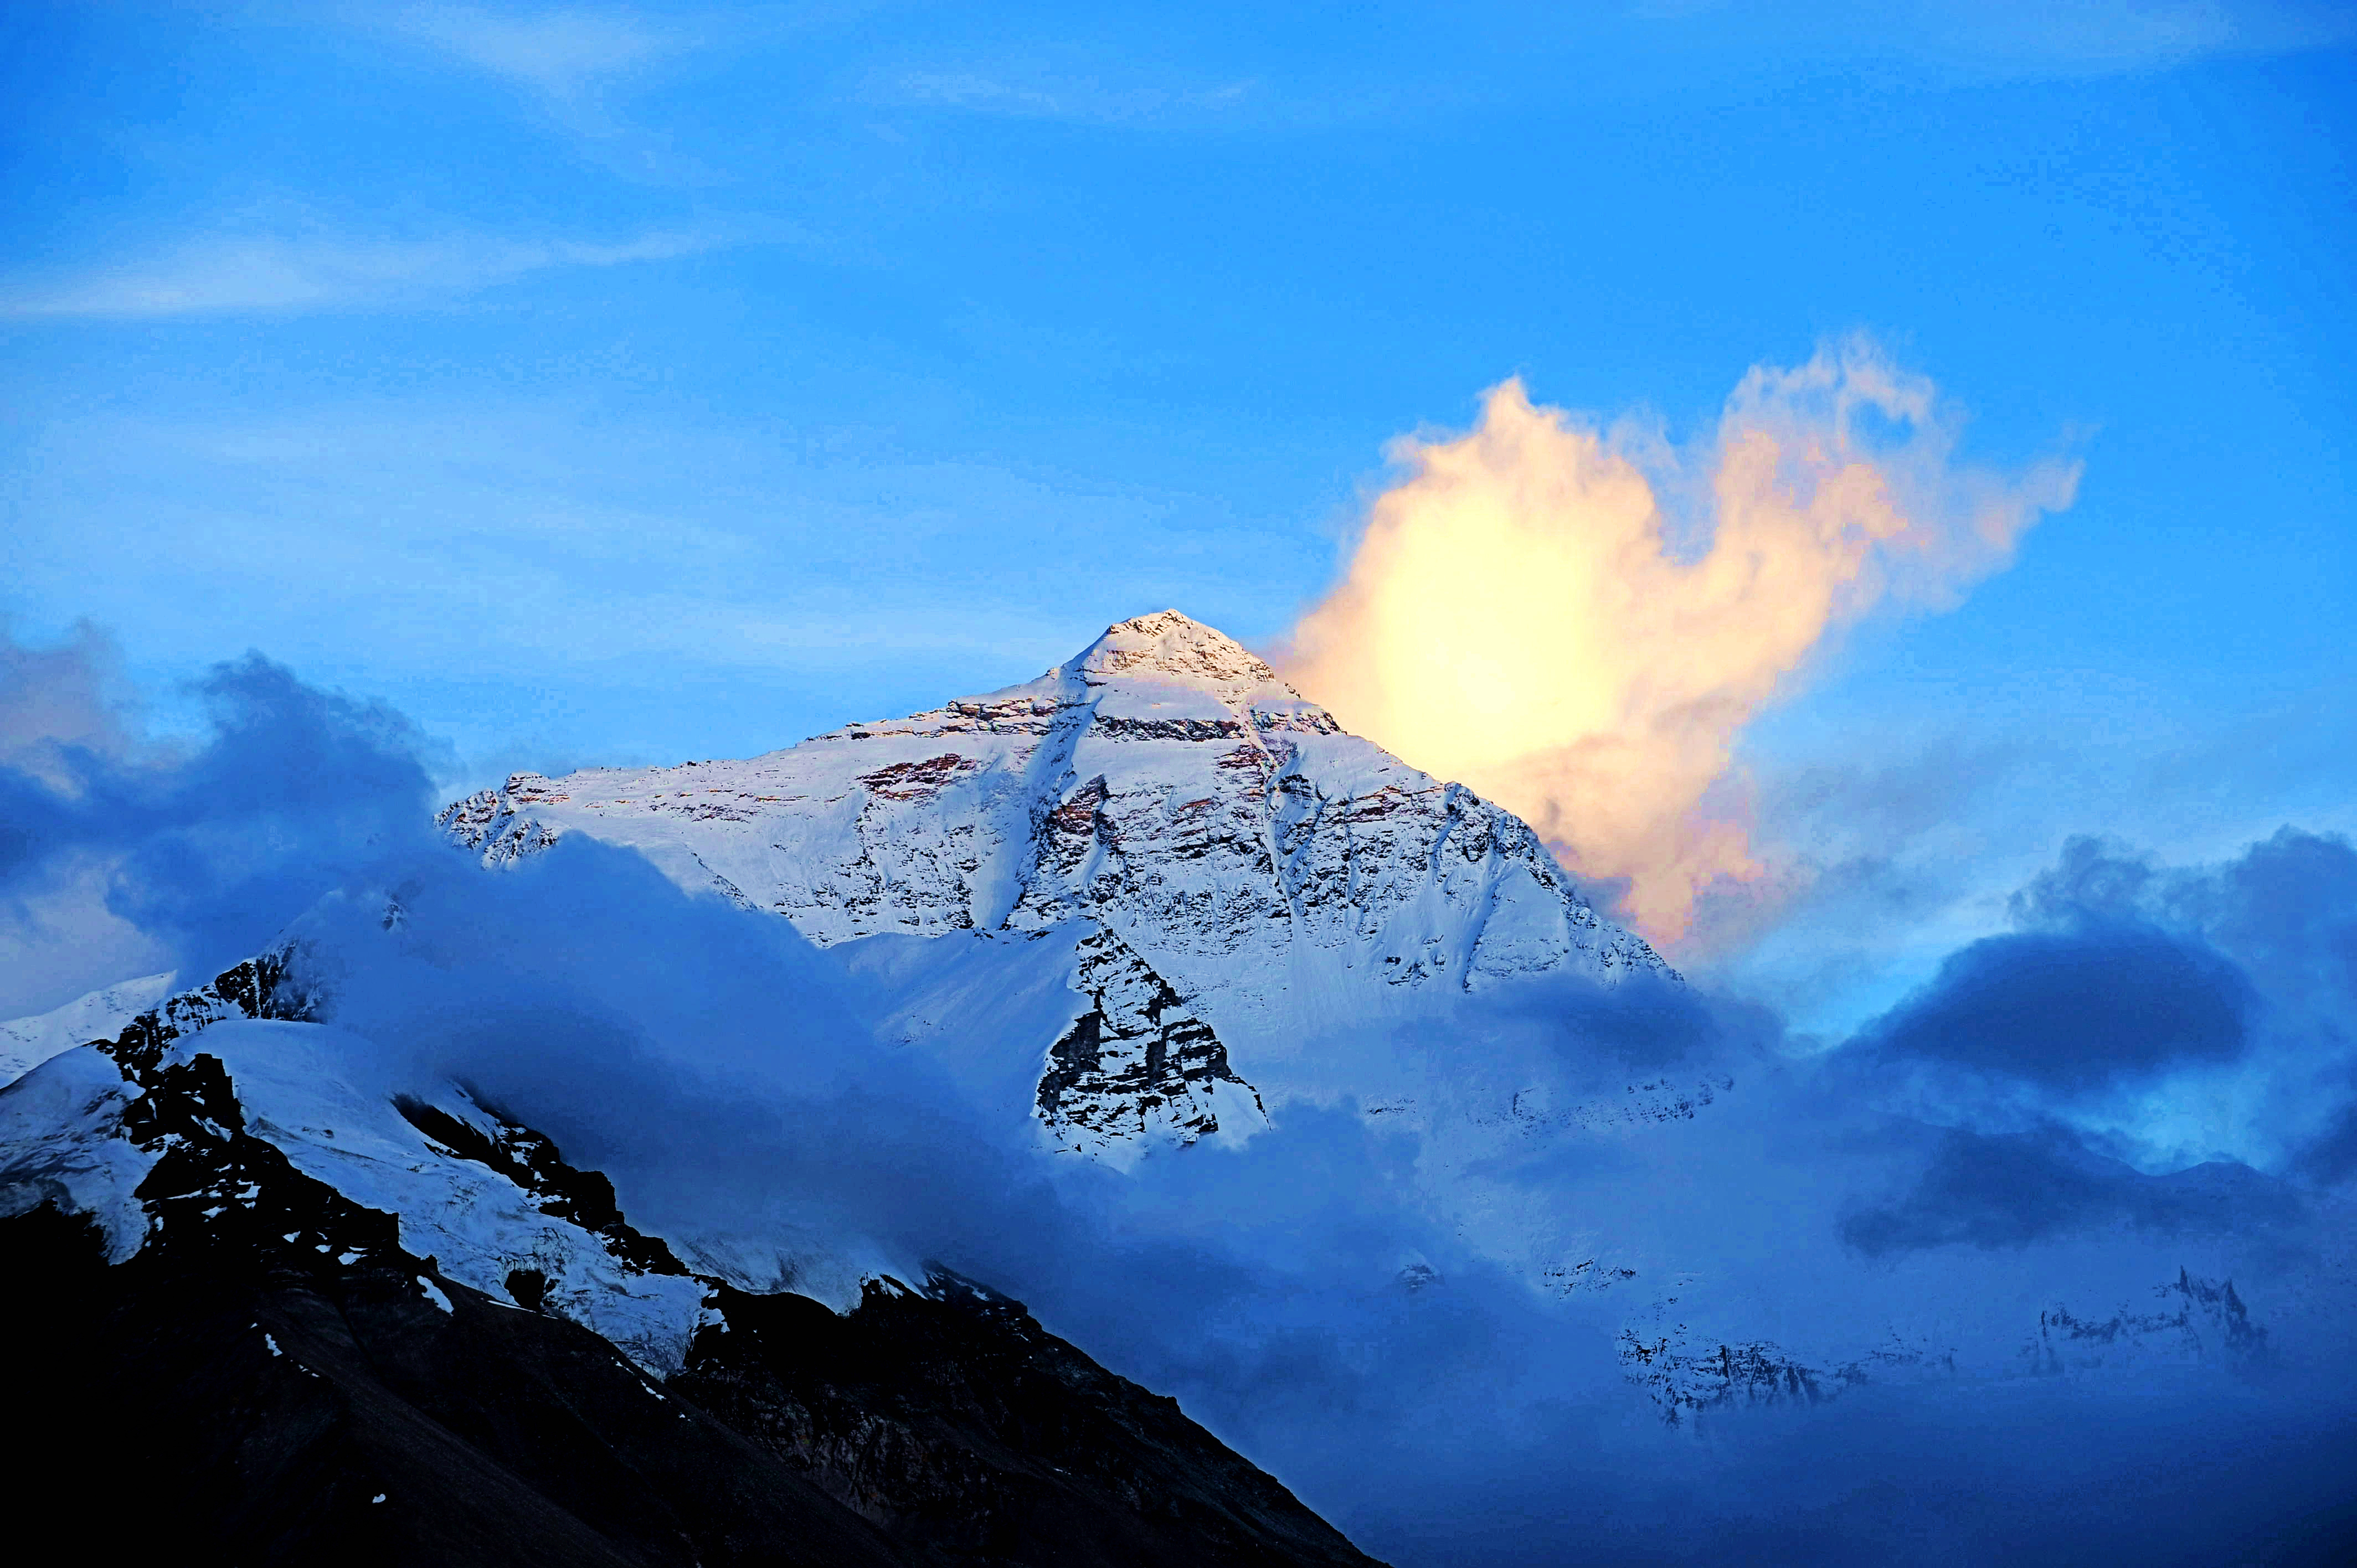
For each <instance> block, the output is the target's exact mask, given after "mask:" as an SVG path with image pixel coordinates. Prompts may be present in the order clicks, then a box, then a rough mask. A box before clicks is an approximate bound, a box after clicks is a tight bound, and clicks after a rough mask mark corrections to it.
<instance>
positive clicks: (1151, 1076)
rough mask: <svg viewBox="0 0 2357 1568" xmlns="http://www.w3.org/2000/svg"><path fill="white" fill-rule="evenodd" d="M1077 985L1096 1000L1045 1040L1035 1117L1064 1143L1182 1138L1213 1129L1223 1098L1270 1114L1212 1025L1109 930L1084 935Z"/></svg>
mask: <svg viewBox="0 0 2357 1568" xmlns="http://www.w3.org/2000/svg"><path fill="white" fill-rule="evenodd" d="M1072 988H1073V989H1074V990H1076V991H1079V992H1082V993H1084V994H1085V995H1087V997H1088V998H1089V1001H1090V1004H1091V1005H1090V1007H1089V1010H1088V1011H1087V1012H1085V1013H1083V1014H1082V1015H1081V1016H1080V1017H1079V1018H1078V1019H1077V1020H1076V1021H1074V1023H1073V1024H1072V1026H1071V1028H1069V1029H1067V1030H1066V1031H1065V1032H1064V1034H1063V1035H1062V1036H1061V1037H1060V1038H1059V1039H1058V1040H1057V1041H1056V1043H1055V1044H1054V1045H1053V1046H1052V1047H1049V1052H1048V1069H1047V1071H1046V1072H1045V1073H1044V1074H1043V1075H1042V1076H1041V1077H1040V1079H1039V1120H1040V1121H1041V1122H1043V1123H1044V1124H1045V1125H1046V1127H1047V1129H1048V1132H1049V1136H1050V1137H1051V1138H1053V1139H1054V1140H1055V1142H1056V1143H1057V1144H1058V1145H1059V1146H1060V1147H1063V1148H1066V1149H1071V1150H1072V1151H1074V1152H1076V1153H1091V1152H1094V1151H1097V1150H1100V1149H1103V1148H1106V1147H1108V1146H1110V1145H1112V1144H1115V1143H1118V1142H1120V1141H1122V1140H1124V1139H1126V1138H1131V1137H1139V1136H1145V1137H1150V1138H1156V1139H1157V1140H1159V1141H1167V1142H1168V1143H1170V1144H1175V1145H1177V1146H1179V1147H1181V1148H1183V1147H1185V1146H1186V1145H1188V1144H1192V1143H1195V1142H1196V1141H1197V1140H1199V1139H1201V1138H1204V1137H1208V1136H1209V1135H1211V1133H1217V1132H1218V1131H1219V1130H1220V1112H1221V1110H1222V1109H1223V1108H1225V1109H1227V1110H1228V1112H1229V1114H1230V1115H1231V1117H1234V1116H1238V1115H1246V1116H1250V1117H1253V1118H1254V1119H1260V1118H1262V1117H1263V1116H1265V1111H1264V1109H1263V1107H1262V1105H1261V1102H1260V1096H1259V1095H1258V1094H1257V1093H1255V1092H1254V1090H1253V1087H1252V1085H1250V1084H1248V1083H1246V1082H1245V1081H1244V1080H1243V1079H1241V1078H1239V1077H1237V1076H1236V1074H1235V1073H1234V1071H1233V1070H1232V1069H1230V1068H1229V1066H1228V1051H1227V1047H1225V1046H1222V1044H1221V1043H1220V1037H1219V1036H1218V1035H1216V1034H1214V1033H1213V1032H1212V1030H1211V1026H1210V1025H1209V1024H1206V1023H1205V1022H1203V1020H1202V1019H1200V1018H1199V1017H1196V1016H1195V1015H1193V1014H1192V1013H1191V1012H1190V1011H1189V1010H1188V1007H1187V1005H1186V1004H1185V1003H1184V1002H1183V1001H1182V1000H1180V998H1179V993H1177V992H1175V991H1173V990H1172V989H1171V988H1170V984H1169V983H1168V981H1166V980H1164V979H1163V978H1162V977H1161V976H1160V975H1159V974H1157V973H1156V972H1154V968H1153V966H1152V965H1150V964H1148V963H1147V962H1146V961H1145V960H1144V959H1142V958H1140V957H1138V956H1137V954H1136V953H1135V952H1134V951H1132V950H1130V948H1129V946H1128V944H1126V943H1125V942H1124V941H1123V940H1121V939H1120V938H1119V937H1117V936H1115V935H1114V934H1113V932H1111V931H1109V930H1106V929H1103V928H1102V927H1100V928H1098V929H1097V930H1096V932H1095V933H1094V934H1093V935H1091V936H1089V937H1086V938H1083V939H1082V941H1081V943H1080V947H1079V950H1078V963H1077V967H1076V968H1075V970H1074V972H1073V976H1072Z"/></svg>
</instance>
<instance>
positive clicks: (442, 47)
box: [379, 5, 705, 101]
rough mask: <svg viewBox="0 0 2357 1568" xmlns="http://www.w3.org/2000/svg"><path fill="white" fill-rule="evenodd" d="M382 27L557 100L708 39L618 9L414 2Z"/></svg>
mask: <svg viewBox="0 0 2357 1568" xmlns="http://www.w3.org/2000/svg"><path fill="white" fill-rule="evenodd" d="M379 25H380V26H384V27H388V28H389V29H390V30H392V31H393V32H395V33H398V34H401V35H403V36H404V37H407V38H413V39H414V40H416V41H417V42H420V43H423V44H425V45H427V46H428V47H430V48H435V49H437V50H439V51H441V52H442V53H444V54H447V55H450V56H452V57H455V58H456V59H458V60H460V61H462V62H464V63H466V64H468V65H470V66H473V67H475V68H476V69H478V70H484V71H488V72H490V74H492V75H494V76H499V77H503V78H505V79H507V80H508V81H513V82H516V83H518V84H520V85H522V86H523V87H526V88H529V89H531V90H533V91H536V92H539V93H542V94H544V95H545V96H547V97H549V98H553V99H557V100H560V101H569V100H574V99H577V98H580V97H581V96H583V95H584V94H586V93H588V92H590V91H595V90H597V89H598V88H600V87H603V86H606V85H608V83H610V82H613V81H617V80H618V79H619V78H622V77H626V76H629V75H630V74H631V73H633V72H636V71H639V70H643V69H644V68H646V67H648V66H651V65H653V64H655V63H656V62H658V61H661V60H664V59H673V58H676V57H678V56H680V55H683V54H687V53H690V52H692V51H694V49H696V48H701V47H702V46H703V43H704V42H705V39H704V38H703V37H702V34H701V32H700V31H699V30H698V29H697V28H695V27H693V26H689V25H683V24H680V23H677V22H673V23H669V24H665V23H659V22H656V21H653V20H651V19H650V18H648V17H646V16H641V15H640V14H639V13H637V12H633V11H624V10H614V9H603V10H592V9H587V8H573V7H567V8H561V9H555V10H547V11H539V12H533V13H529V14H524V15H516V14H504V13H500V12H494V11H486V10H479V9H477V8H475V7H473V6H469V5H413V6H409V7H407V8H405V9H403V10H401V11H398V12H395V13H394V14H393V16H390V17H389V18H387V19H385V20H384V21H383V22H382V23H380V24H379Z"/></svg>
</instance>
